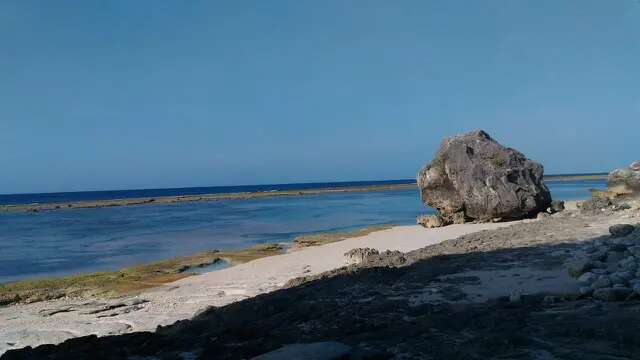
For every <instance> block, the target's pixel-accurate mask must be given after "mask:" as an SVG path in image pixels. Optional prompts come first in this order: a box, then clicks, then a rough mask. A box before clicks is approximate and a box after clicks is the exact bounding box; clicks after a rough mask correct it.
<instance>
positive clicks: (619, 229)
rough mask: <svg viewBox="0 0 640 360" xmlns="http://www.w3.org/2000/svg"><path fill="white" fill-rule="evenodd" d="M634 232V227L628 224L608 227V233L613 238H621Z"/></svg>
mask: <svg viewBox="0 0 640 360" xmlns="http://www.w3.org/2000/svg"><path fill="white" fill-rule="evenodd" d="M633 230H635V226H633V225H630V224H617V225H613V226H611V227H609V233H611V236H613V237H623V236H627V235H629V234H631V233H632V232H633Z"/></svg>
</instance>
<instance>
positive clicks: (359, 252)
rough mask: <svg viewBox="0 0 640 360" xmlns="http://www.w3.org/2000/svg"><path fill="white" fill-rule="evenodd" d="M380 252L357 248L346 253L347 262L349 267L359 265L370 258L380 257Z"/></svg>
mask: <svg viewBox="0 0 640 360" xmlns="http://www.w3.org/2000/svg"><path fill="white" fill-rule="evenodd" d="M378 254H379V252H378V250H376V249H372V248H355V249H351V250H349V251H347V252H346V253H344V256H345V262H346V263H347V265H352V264H359V263H361V262H362V261H364V259H366V258H367V257H368V256H371V255H378Z"/></svg>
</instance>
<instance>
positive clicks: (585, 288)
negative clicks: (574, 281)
mask: <svg viewBox="0 0 640 360" xmlns="http://www.w3.org/2000/svg"><path fill="white" fill-rule="evenodd" d="M578 292H580V295H582V296H589V295H591V294H593V289H592V288H591V287H590V286H581V287H580V289H578Z"/></svg>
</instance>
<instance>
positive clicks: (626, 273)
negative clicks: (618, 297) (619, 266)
mask: <svg viewBox="0 0 640 360" xmlns="http://www.w3.org/2000/svg"><path fill="white" fill-rule="evenodd" d="M613 275H615V276H617V277H619V278H621V279H622V280H624V281H630V280H632V279H633V278H634V277H635V274H634V273H632V272H631V271H626V270H623V271H618V272H615V273H613V274H612V276H613Z"/></svg>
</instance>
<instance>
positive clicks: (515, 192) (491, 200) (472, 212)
mask: <svg viewBox="0 0 640 360" xmlns="http://www.w3.org/2000/svg"><path fill="white" fill-rule="evenodd" d="M542 177H543V167H542V165H540V164H539V163H537V162H534V161H531V160H529V159H527V158H526V157H525V156H524V155H523V154H522V153H520V152H518V151H516V150H514V149H511V148H507V147H504V146H502V145H500V144H499V143H498V142H497V141H495V140H494V139H492V138H491V137H490V136H489V135H488V134H487V133H486V132H484V131H475V132H471V133H468V134H464V135H460V136H456V137H452V138H448V139H445V140H444V141H443V143H442V144H441V145H440V148H439V150H438V152H437V153H436V155H435V157H434V159H433V160H432V161H431V163H429V164H427V165H426V166H425V167H424V168H422V170H420V172H419V173H418V177H417V181H418V187H419V188H420V192H421V196H422V201H423V202H424V203H426V204H427V205H429V206H431V207H434V208H436V209H438V211H439V212H440V214H441V216H442V217H443V219H444V220H445V221H446V222H452V223H458V222H462V221H468V220H474V221H491V220H494V219H520V218H524V217H532V216H535V215H536V214H537V213H539V212H540V211H545V210H546V209H547V208H548V207H549V206H550V205H551V195H550V193H549V190H548V189H547V187H546V186H545V185H544V183H543V181H542Z"/></svg>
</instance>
